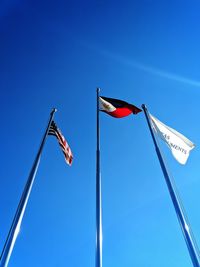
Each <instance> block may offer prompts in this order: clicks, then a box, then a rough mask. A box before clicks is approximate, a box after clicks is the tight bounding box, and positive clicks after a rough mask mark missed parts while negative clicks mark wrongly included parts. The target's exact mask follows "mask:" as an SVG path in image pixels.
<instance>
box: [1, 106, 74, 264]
mask: <svg viewBox="0 0 200 267" xmlns="http://www.w3.org/2000/svg"><path fill="white" fill-rule="evenodd" d="M56 111H57V110H56V109H53V110H52V111H51V113H50V118H49V121H48V124H47V127H46V130H45V133H44V136H43V138H42V142H41V145H40V147H39V150H38V153H37V155H36V158H35V161H34V163H33V166H32V169H31V171H30V174H29V176H28V179H27V182H26V184H25V187H24V191H23V193H22V195H21V199H20V201H19V204H18V207H17V210H16V213H15V216H14V219H13V221H12V225H11V227H10V230H9V233H8V235H7V239H6V241H5V244H4V247H3V250H2V253H1V256H0V267H7V266H8V263H9V259H10V256H11V253H12V250H13V247H14V245H15V241H16V239H17V236H18V233H19V231H20V226H21V222H22V219H23V215H24V212H25V209H26V205H27V202H28V199H29V196H30V193H31V189H32V186H33V183H34V180H35V176H36V173H37V169H38V166H39V163H40V158H41V155H42V150H43V148H44V145H45V141H46V139H47V136H48V135H55V136H56V137H57V139H58V142H59V144H60V146H61V148H62V150H63V153H64V156H65V160H66V162H67V163H68V164H69V165H71V164H72V159H73V155H72V152H71V149H70V147H69V145H68V144H67V142H66V140H65V138H64V136H62V134H61V132H60V130H59V129H58V128H57V126H56V125H55V123H54V122H53V117H54V114H55V112H56Z"/></svg>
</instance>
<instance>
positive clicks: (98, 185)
mask: <svg viewBox="0 0 200 267" xmlns="http://www.w3.org/2000/svg"><path fill="white" fill-rule="evenodd" d="M99 92H100V88H97V151H96V267H102V203H101V173H100V127H99Z"/></svg>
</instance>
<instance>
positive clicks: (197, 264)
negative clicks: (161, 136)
mask: <svg viewBox="0 0 200 267" xmlns="http://www.w3.org/2000/svg"><path fill="white" fill-rule="evenodd" d="M142 108H143V110H144V113H145V117H146V120H147V124H148V126H149V130H150V133H151V136H152V139H153V142H154V145H155V149H156V153H157V156H158V159H159V162H160V166H161V168H162V171H163V174H164V178H165V181H166V184H167V187H168V190H169V194H170V196H171V200H172V202H173V205H174V208H175V211H176V215H177V217H178V221H179V223H180V226H181V230H182V232H183V236H184V238H185V242H186V245H187V248H188V251H189V254H190V258H191V260H192V263H193V266H194V267H200V261H199V252H198V248H196V247H195V246H196V242H195V240H194V238H193V236H192V233H191V232H192V231H190V227H189V222H188V221H187V218H186V215H185V214H184V209H183V207H182V206H181V201H180V197H179V196H178V194H177V192H176V188H175V185H174V184H173V181H172V180H171V178H170V175H169V172H168V170H167V167H166V164H165V162H164V159H163V156H162V154H161V151H160V149H159V146H158V143H157V140H156V138H155V135H154V132H153V130H152V127H151V123H150V117H149V112H148V110H147V107H146V106H145V105H142Z"/></svg>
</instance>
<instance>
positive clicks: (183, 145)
mask: <svg viewBox="0 0 200 267" xmlns="http://www.w3.org/2000/svg"><path fill="white" fill-rule="evenodd" d="M150 118H151V122H152V127H153V129H154V131H155V132H156V134H157V135H158V136H159V137H160V138H161V139H162V140H163V141H165V143H166V144H167V145H168V147H169V148H170V150H171V152H172V154H173V156H174V157H175V159H176V160H177V161H178V162H179V163H181V164H185V163H186V161H187V159H188V157H189V154H190V150H192V149H193V148H194V147H195V145H194V144H193V143H192V142H191V141H190V140H189V139H188V138H186V137H185V136H184V135H182V134H180V133H179V132H177V131H176V130H174V129H172V128H170V127H169V126H167V125H165V124H164V123H162V122H161V121H159V120H158V119H157V118H155V117H154V116H152V115H150Z"/></svg>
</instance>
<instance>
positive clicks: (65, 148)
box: [48, 121, 73, 165]
mask: <svg viewBox="0 0 200 267" xmlns="http://www.w3.org/2000/svg"><path fill="white" fill-rule="evenodd" d="M48 135H54V136H55V137H56V138H57V140H58V143H59V145H60V147H61V149H62V152H63V154H64V157H65V160H66V162H67V163H68V164H69V165H72V161H73V154H72V151H71V149H70V147H69V145H68V143H67V141H66V140H65V137H64V136H63V135H62V133H61V131H60V129H59V128H58V127H57V125H56V124H55V122H54V121H52V122H51V125H50V127H49V132H48Z"/></svg>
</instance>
